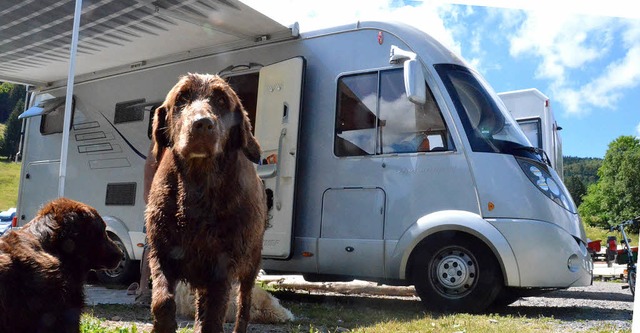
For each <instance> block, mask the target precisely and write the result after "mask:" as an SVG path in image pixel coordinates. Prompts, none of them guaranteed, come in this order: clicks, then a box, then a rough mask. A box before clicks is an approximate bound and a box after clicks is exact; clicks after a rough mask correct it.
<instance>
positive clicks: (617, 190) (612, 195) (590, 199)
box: [579, 136, 640, 232]
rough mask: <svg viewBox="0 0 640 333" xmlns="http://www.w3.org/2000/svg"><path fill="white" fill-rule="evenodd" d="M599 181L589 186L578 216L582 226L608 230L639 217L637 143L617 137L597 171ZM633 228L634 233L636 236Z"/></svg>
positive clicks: (639, 159) (639, 147) (639, 145)
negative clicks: (580, 217)
mask: <svg viewBox="0 0 640 333" xmlns="http://www.w3.org/2000/svg"><path fill="white" fill-rule="evenodd" d="M598 177H599V180H598V182H597V183H596V184H594V185H592V186H589V188H588V189H587V194H586V195H585V196H584V197H583V202H582V204H581V205H580V208H579V212H580V214H581V216H582V217H583V219H584V220H585V222H587V223H589V224H591V225H596V226H601V227H608V226H609V225H613V224H616V223H617V222H620V221H622V220H626V219H630V218H633V217H636V216H640V140H639V139H638V138H635V137H633V136H621V137H619V138H617V139H616V140H614V141H613V142H611V143H610V144H609V148H608V150H607V153H606V155H605V157H604V160H603V161H602V166H601V167H600V169H598ZM637 230H638V229H637V228H635V230H634V231H636V232H637Z"/></svg>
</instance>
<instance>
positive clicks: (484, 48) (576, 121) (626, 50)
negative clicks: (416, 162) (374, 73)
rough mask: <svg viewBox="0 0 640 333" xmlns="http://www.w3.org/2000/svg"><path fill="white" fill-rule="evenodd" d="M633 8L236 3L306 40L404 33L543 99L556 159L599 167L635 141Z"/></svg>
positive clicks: (542, 0)
mask: <svg viewBox="0 0 640 333" xmlns="http://www.w3.org/2000/svg"><path fill="white" fill-rule="evenodd" d="M632 1H633V0H608V1H601V0H599V1H595V0H582V1H576V0H556V1H551V0H537V1H528V0H460V1H458V0H437V1H419V0H417V1H410V0H343V1H339V2H338V1H335V0H325V1H317V0H269V1H264V0H243V2H245V3H246V4H247V5H249V6H251V7H253V8H255V9H257V10H259V11H261V12H263V13H264V14H265V15H267V16H269V17H271V18H272V19H274V20H276V21H277V22H280V23H282V24H283V25H285V26H289V25H291V24H293V23H294V22H298V23H299V24H300V31H301V32H303V33H304V32H305V31H312V30H316V29H320V28H324V27H331V26H335V25H340V24H348V23H355V22H357V21H365V20H395V21H402V22H405V23H408V24H411V25H413V26H415V27H417V28H419V29H421V30H423V31H425V32H427V33H428V34H430V35H431V36H433V37H434V38H436V39H437V40H439V41H440V42H441V43H443V44H444V45H445V46H447V47H449V48H450V49H451V50H452V51H454V52H455V53H456V54H458V55H459V56H461V57H462V58H464V59H465V60H466V61H467V62H468V63H469V64H471V66H472V67H474V68H475V69H476V70H478V71H479V72H480V73H481V74H482V75H483V76H484V77H485V78H486V79H487V81H488V82H489V83H490V84H491V85H492V86H493V88H494V89H495V91H497V92H504V91H511V90H520V89H528V88H537V89H538V90H540V91H541V92H542V93H543V94H545V95H547V96H548V97H549V99H550V103H551V108H552V110H553V112H554V115H555V117H556V120H557V122H558V125H559V126H561V127H562V128H563V129H562V131H561V136H562V142H563V155H565V156H578V157H597V158H603V157H604V155H605V153H606V151H607V148H608V145H609V143H611V142H612V141H613V140H615V139H616V138H618V137H620V136H622V135H632V136H636V137H640V10H637V9H636V8H637V5H636V6H634V5H632ZM558 4H561V5H558Z"/></svg>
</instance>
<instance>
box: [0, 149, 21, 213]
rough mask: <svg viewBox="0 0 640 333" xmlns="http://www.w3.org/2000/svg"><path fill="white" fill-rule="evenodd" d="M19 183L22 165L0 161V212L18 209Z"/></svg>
mask: <svg viewBox="0 0 640 333" xmlns="http://www.w3.org/2000/svg"><path fill="white" fill-rule="evenodd" d="M19 183H20V163H14V162H10V161H3V160H0V211H1V210H6V209H7V208H11V207H16V204H17V202H18V185H19Z"/></svg>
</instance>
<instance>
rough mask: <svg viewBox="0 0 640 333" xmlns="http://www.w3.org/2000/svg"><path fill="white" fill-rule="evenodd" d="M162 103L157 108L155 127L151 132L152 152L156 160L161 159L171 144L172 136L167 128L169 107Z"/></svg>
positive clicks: (154, 120)
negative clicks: (170, 136)
mask: <svg viewBox="0 0 640 333" xmlns="http://www.w3.org/2000/svg"><path fill="white" fill-rule="evenodd" d="M165 105H166V103H165V104H162V105H161V106H159V107H158V108H156V110H155V113H154V117H153V127H152V132H151V140H152V143H151V146H152V148H151V153H152V154H153V156H154V158H155V160H156V161H160V158H161V157H162V153H163V152H164V149H165V148H167V147H169V146H170V142H171V140H170V138H169V133H168V128H167V107H166V106H165Z"/></svg>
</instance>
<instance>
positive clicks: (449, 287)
mask: <svg viewBox="0 0 640 333" xmlns="http://www.w3.org/2000/svg"><path fill="white" fill-rule="evenodd" d="M411 260H412V278H413V283H414V285H415V287H416V291H417V292H418V295H419V296H420V299H421V300H422V303H423V304H424V306H425V307H426V308H427V309H430V310H436V311H454V312H480V311H483V310H485V309H486V308H487V307H488V306H489V305H491V303H493V301H494V300H495V299H496V297H497V295H498V294H499V292H500V291H501V289H502V288H503V286H502V285H503V282H502V281H503V278H502V272H501V270H500V268H499V265H498V262H497V260H496V259H495V257H494V255H493V253H492V252H491V250H489V248H488V247H487V246H486V245H485V244H484V243H483V242H481V241H480V240H478V239H476V238H474V237H472V236H469V235H465V234H458V233H442V234H437V235H434V236H432V237H429V238H428V239H426V240H425V241H424V242H423V243H422V244H421V245H420V246H419V247H418V248H417V249H416V250H415V253H414V254H413V255H412V259H411Z"/></svg>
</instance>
